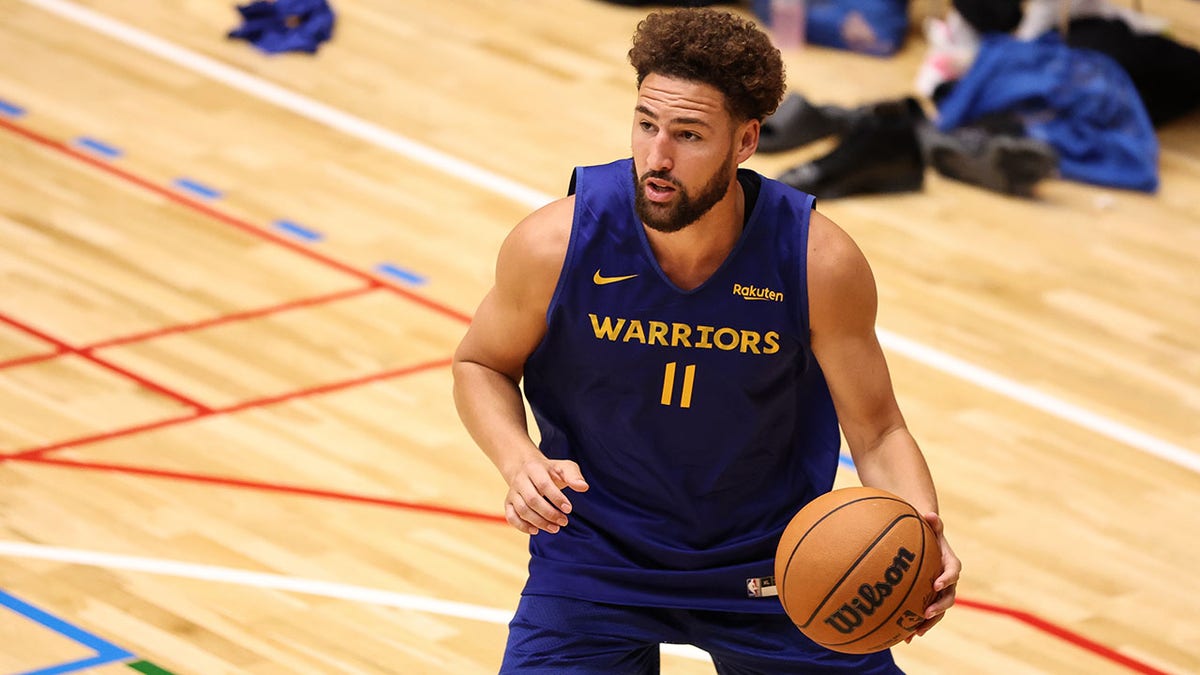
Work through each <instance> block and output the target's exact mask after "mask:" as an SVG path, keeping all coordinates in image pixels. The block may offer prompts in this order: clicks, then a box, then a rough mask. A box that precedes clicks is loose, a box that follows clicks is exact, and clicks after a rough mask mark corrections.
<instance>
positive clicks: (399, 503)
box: [21, 457, 506, 523]
mask: <svg viewBox="0 0 1200 675" xmlns="http://www.w3.org/2000/svg"><path fill="white" fill-rule="evenodd" d="M21 461H25V462H34V463H37V464H50V465H54V466H64V467H70V468H75V469H91V470H94V471H105V472H110V473H124V474H130V475H135V476H151V477H154V478H170V479H173V480H181V481H188V482H192V483H206V484H209V485H220V486H222V487H231V488H243V489H251V490H259V491H263V492H279V493H283V494H291V495H299V496H303V497H318V498H321V499H332V500H336V501H342V502H353V503H358V504H371V505H374V506H386V507H390V508H396V509H404V510H408V511H420V512H424V513H434V514H439V515H446V516H454V517H455V518H465V519H467V520H480V521H484V522H488V523H505V522H506V521H505V520H504V518H503V517H502V516H499V515H495V514H488V513H479V512H476V511H467V510H465V509H456V508H452V507H448V506H438V505H437V504H423V503H420V502H408V501H403V500H400V499H387V498H385V497H371V496H368V495H359V494H352V493H348V492H335V491H333V490H319V489H317V488H308V487H301V486H297V485H284V484H280V483H264V482H261V481H253V480H243V479H241V478H228V477H224V476H211V475H205V474H198V473H189V472H184V471H169V470H166V469H152V468H148V467H140V466H128V465H124V464H107V463H103V462H84V461H78V460H73V459H59V458H56V457H27V458H24V459H22V460H21Z"/></svg>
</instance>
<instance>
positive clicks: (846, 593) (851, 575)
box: [775, 487, 942, 654]
mask: <svg viewBox="0 0 1200 675" xmlns="http://www.w3.org/2000/svg"><path fill="white" fill-rule="evenodd" d="M941 572H942V565H941V553H940V550H939V548H938V544H937V537H936V536H935V535H934V533H933V530H932V528H930V527H929V524H928V523H926V522H925V519H924V518H922V517H921V514H920V513H918V512H917V510H916V509H914V508H913V507H912V506H911V505H910V504H909V503H908V502H906V501H904V500H903V499H901V498H899V497H897V496H896V495H893V494H891V493H889V492H885V491H883V490H877V489H875V488H865V487H857V488H845V489H842V490H834V491H833V492H830V493H827V494H824V495H821V496H820V497H818V498H816V499H814V500H813V501H811V502H809V503H808V504H807V505H806V506H805V507H804V508H803V509H801V510H800V512H799V513H797V514H796V515H795V516H794V517H793V518H792V520H791V522H790V523H789V524H788V526H787V528H786V529H785V530H784V532H783V536H782V537H781V538H780V541H779V548H778V550H777V552H776V556H775V583H776V584H777V586H778V592H779V599H780V601H781V602H782V603H783V608H784V611H785V612H787V614H788V616H789V617H790V618H791V619H792V622H793V623H795V624H796V627H797V628H799V629H800V632H802V633H804V634H805V635H806V636H808V637H809V639H811V640H813V641H814V642H816V643H818V644H820V645H823V646H825V647H828V648H829V649H832V650H834V651H839V652H845V653H848V654H867V653H870V652H877V651H881V650H883V649H887V648H888V647H891V646H892V645H894V644H896V643H898V642H900V641H901V640H904V639H905V638H907V637H908V636H909V635H910V634H912V632H913V630H915V629H916V628H917V627H918V626H920V625H921V622H922V621H923V620H924V619H923V615H924V612H925V608H926V607H927V606H928V605H929V603H930V602H932V600H933V597H934V591H933V582H934V580H935V579H937V577H938V575H940V574H941Z"/></svg>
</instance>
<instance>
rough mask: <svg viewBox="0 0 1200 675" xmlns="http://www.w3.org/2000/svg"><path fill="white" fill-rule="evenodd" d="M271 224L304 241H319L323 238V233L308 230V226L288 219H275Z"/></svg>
mask: <svg viewBox="0 0 1200 675" xmlns="http://www.w3.org/2000/svg"><path fill="white" fill-rule="evenodd" d="M272 224H273V225H274V226H275V229H277V230H282V231H284V232H286V233H288V234H290V235H292V236H295V237H299V238H301V239H303V240H305V241H320V240H321V239H323V238H324V235H322V234H321V233H320V232H317V231H316V230H310V229H309V228H307V227H304V226H303V225H298V224H296V223H293V222H292V221H290V220H277V221H275V222H274V223H272Z"/></svg>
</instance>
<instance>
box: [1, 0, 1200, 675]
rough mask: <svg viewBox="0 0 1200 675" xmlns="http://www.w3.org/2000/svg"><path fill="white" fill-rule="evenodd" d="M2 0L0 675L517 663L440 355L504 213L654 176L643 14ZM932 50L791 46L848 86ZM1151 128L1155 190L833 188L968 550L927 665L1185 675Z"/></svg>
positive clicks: (1174, 233)
mask: <svg viewBox="0 0 1200 675" xmlns="http://www.w3.org/2000/svg"><path fill="white" fill-rule="evenodd" d="M3 4H4V7H3V9H4V20H3V21H0V54H2V55H3V56H4V58H3V59H0V104H3V105H2V106H0V675H6V674H8V673H20V672H27V671H37V670H39V669H53V668H60V670H57V671H55V672H78V671H86V672H92V673H102V674H105V675H107V674H110V673H120V672H129V670H130V666H129V665H128V664H134V666H136V667H138V668H141V669H143V671H144V672H158V671H157V670H152V669H153V668H157V669H160V670H166V671H169V672H173V673H204V674H206V675H207V674H211V673H342V672H345V673H453V674H456V675H458V674H467V673H488V672H495V670H496V668H497V667H498V665H499V662H500V655H501V652H502V649H503V644H504V639H505V635H506V629H505V626H504V622H505V621H506V617H507V615H508V613H509V612H511V610H512V609H513V608H514V607H515V605H516V602H517V598H518V594H519V592H520V589H521V584H522V582H523V580H524V574H525V564H526V552H525V538H524V536H523V535H521V534H519V533H517V532H516V531H514V530H512V529H510V528H509V527H507V526H506V525H505V524H504V523H503V522H502V518H501V510H500V504H501V499H502V497H503V491H504V486H503V483H502V481H501V480H500V478H499V477H498V476H497V475H496V473H495V471H494V470H493V469H492V467H491V465H490V464H489V462H488V461H487V460H486V458H485V457H484V456H483V455H482V453H480V452H479V451H478V450H477V449H476V448H475V446H474V445H473V443H472V442H471V441H470V439H469V438H468V437H467V435H466V434H465V432H464V431H462V429H461V428H460V425H459V422H458V419H457V416H456V415H455V413H454V409H453V405H452V402H451V400H450V384H451V383H450V373H449V368H448V363H449V359H450V357H451V354H452V351H453V349H454V346H455V345H456V344H457V341H458V339H459V337H460V336H461V335H462V333H463V331H464V330H465V327H466V324H467V322H468V321H469V317H470V314H471V313H472V312H473V311H474V308H475V306H476V304H477V303H478V301H479V300H480V298H481V297H482V295H483V293H484V292H485V291H486V290H487V288H488V287H489V285H490V283H491V275H492V265H493V262H494V258H495V253H496V251H497V248H498V246H499V244H500V242H501V241H502V239H503V237H504V236H505V234H506V233H507V232H508V230H509V228H511V227H512V226H513V225H514V224H515V223H516V222H517V221H518V220H519V219H520V218H521V217H522V216H523V215H525V214H526V213H528V212H529V211H530V210H532V209H533V208H535V207H536V206H538V205H539V204H541V203H544V202H545V201H547V200H549V199H551V198H553V197H556V196H558V195H561V194H562V193H563V192H564V191H565V188H566V185H567V179H568V177H569V175H570V171H571V168H572V167H573V166H575V165H579V164H592V163H599V162H604V161H608V160H610V159H615V158H618V157H623V156H626V155H627V154H628V143H629V123H630V122H629V115H630V111H631V108H632V102H633V97H634V88H633V84H632V80H633V76H632V72H631V69H630V68H629V66H628V65H627V63H626V62H625V52H626V50H627V48H628V41H629V36H630V34H631V33H632V30H633V27H634V26H635V25H636V23H637V21H638V19H639V18H640V17H641V16H642V15H643V14H644V11H640V10H636V9H627V8H620V7H616V6H614V5H608V4H605V3H601V2H597V1H594V0H520V1H519V2H495V1H489V0H455V1H454V2H446V1H445V0H402V1H400V2H395V1H393V0H334V1H333V3H332V4H333V6H334V9H335V10H336V11H337V13H338V20H339V22H338V25H337V33H336V35H335V38H334V40H333V41H332V42H330V43H328V44H327V45H326V46H325V47H323V48H322V50H321V52H320V53H319V55H318V56H316V57H315V58H314V57H307V56H302V55H286V56H276V57H268V56H265V55H262V54H260V53H259V52H257V51H256V50H254V49H253V48H252V47H250V46H249V45H246V44H245V43H241V42H233V41H228V40H226V39H224V37H223V36H224V34H225V32H226V31H227V30H229V29H230V28H231V27H233V26H234V25H236V23H237V15H236V12H235V10H234V8H233V4H232V3H222V2H185V1H183V0H170V1H167V2H141V1H137V0H107V1H104V2H100V1H99V0H9V1H8V2H6V3H3ZM935 4H938V3H914V16H915V18H917V19H919V18H920V15H921V13H922V12H924V11H926V10H927V9H928V6H932V5H935ZM1141 4H1142V6H1143V7H1144V9H1145V10H1146V11H1149V12H1151V13H1155V14H1159V15H1162V16H1166V17H1168V18H1169V19H1171V21H1172V27H1173V28H1172V29H1173V31H1174V34H1175V35H1176V36H1178V37H1179V38H1180V39H1182V40H1184V41H1187V42H1190V43H1193V44H1200V13H1198V12H1196V6H1195V5H1196V3H1195V2H1194V1H1192V0H1145V1H1144V2H1143V3H1141ZM922 53H923V44H922V41H921V38H920V36H919V34H917V32H916V31H915V30H914V34H913V35H912V37H911V38H910V41H909V44H908V46H907V47H906V49H905V50H904V51H903V52H902V53H901V54H900V55H898V56H897V57H895V58H892V59H874V58H869V57H862V56H856V55H852V54H847V53H839V52H833V51H829V50H822V49H818V48H809V49H807V50H804V51H802V52H792V53H788V54H787V55H786V56H787V59H788V66H789V73H790V78H789V81H790V83H791V86H792V88H793V89H797V90H802V91H804V92H805V93H806V94H808V95H809V96H810V97H811V98H814V99H815V100H817V101H818V102H836V103H843V104H854V103H861V102H869V101H875V100H879V99H882V98H886V97H891V96H897V95H903V94H905V93H907V92H908V91H910V90H911V88H912V81H913V76H914V74H915V71H916V67H917V64H918V63H919V62H920V59H921V57H922ZM1160 138H1161V141H1162V156H1161V169H1162V188H1161V190H1160V191H1159V192H1158V193H1157V194H1154V195H1144V194H1135V193H1129V192H1124V191H1119V190H1111V189H1104V188H1098V187H1092V186H1085V185H1081V184H1076V183H1068V182H1063V181H1050V182H1048V183H1046V184H1044V185H1043V186H1042V189H1041V190H1040V192H1039V196H1038V198H1037V199H1036V200H1032V201H1025V200H1018V199H1012V198H1007V197H1002V196H999V195H995V194H991V193H988V192H985V191H982V190H979V189H977V188H973V187H971V186H968V185H964V184H960V183H955V182H953V181H949V180H946V179H943V178H940V177H939V176H937V175H936V174H934V173H933V172H932V171H931V172H929V175H928V176H927V182H926V186H925V189H924V191H923V192H922V193H920V194H909V195H898V196H889V197H863V198H853V199H845V200H840V201H829V202H823V203H822V204H821V206H820V207H821V209H822V210H823V211H824V212H825V213H827V214H828V215H830V216H831V217H832V218H833V219H834V220H836V221H838V222H839V223H840V224H841V225H842V226H843V227H845V228H846V229H847V230H848V231H850V232H851V233H852V234H853V236H854V237H855V238H856V240H857V241H858V242H859V244H860V246H861V247H862V248H863V249H864V250H865V252H866V254H867V256H868V258H869V259H870V260H871V261H872V265H873V268H874V271H875V274H876V278H877V281H878V284H879V288H880V298H881V307H880V319H879V324H880V329H881V339H882V340H883V342H884V346H885V349H886V350H887V352H888V357H889V363H890V365H891V368H892V376H893V379H894V381H895V384H896V388H897V391H898V393H899V395H900V398H901V405H902V406H903V408H904V410H905V412H906V416H907V418H908V421H909V424H910V426H911V427H912V429H913V431H914V433H915V435H916V437H917V438H918V440H919V441H920V442H921V444H922V446H923V448H924V450H925V452H926V454H927V456H928V458H929V461H930V464H931V466H932V469H933V471H934V474H935V477H936V478H937V480H938V484H939V488H940V495H941V500H942V508H943V511H944V515H945V519H946V521H947V524H948V528H949V531H950V533H951V537H952V542H953V543H954V545H955V547H956V550H957V551H958V553H959V555H960V556H961V557H962V559H963V561H964V564H965V571H964V577H963V581H962V583H961V586H960V590H959V597H960V600H961V605H960V606H959V607H957V608H955V609H954V610H952V611H951V613H950V615H949V616H948V617H947V619H946V620H945V621H944V622H943V623H942V625H940V626H939V627H937V629H936V630H934V631H933V632H932V633H930V634H929V635H928V636H927V637H925V638H923V639H920V640H917V641H915V642H914V643H913V644H911V645H902V646H901V647H899V648H897V649H896V658H897V660H898V661H899V662H900V664H901V665H902V666H903V667H905V668H906V669H907V670H908V672H910V673H914V674H915V673H955V674H957V673H994V674H996V675H1001V674H1004V675H1007V674H1011V673H1064V674H1065V673H1078V672H1087V673H1092V674H1094V675H1102V674H1109V673H1112V674H1117V673H1129V672H1141V673H1155V672H1167V673H1194V672H1200V648H1198V645H1200V578H1198V576H1197V574H1196V568H1197V566H1196V560H1197V559H1198V558H1200V540H1198V539H1197V537H1196V534H1195V533H1196V532H1200V116H1192V117H1191V118H1189V119H1187V120H1183V121H1181V122H1178V123H1175V124H1174V125H1172V126H1170V127H1168V128H1165V129H1163V130H1162V131H1161V134H1160ZM829 147H830V144H829V142H825V143H819V144H815V145H813V146H811V147H809V148H805V149H802V150H797V151H795V152H792V153H787V154H784V155H775V156H759V157H755V158H752V160H751V161H750V162H749V163H748V164H749V166H751V167H753V168H756V169H759V170H760V171H762V172H764V173H765V174H768V175H776V174H777V173H779V172H780V171H782V170H783V169H784V168H786V167H788V166H790V165H792V164H794V163H797V162H799V161H801V160H802V159H804V158H806V157H809V156H812V155H814V154H816V153H819V152H822V151H823V150H825V149H828V148H829ZM839 480H840V482H841V483H843V484H851V483H853V482H854V481H855V478H854V476H853V475H852V474H851V473H849V472H844V474H843V475H842V476H840V478H839ZM748 498H751V496H749V495H748ZM698 656H700V655H698V654H696V653H695V652H691V651H688V650H668V652H667V653H666V654H665V656H664V661H663V663H664V667H663V670H664V672H665V673H675V674H691V673H711V672H712V667H711V665H710V664H708V663H706V662H705V661H703V660H701V659H700V658H697V657H698ZM64 664H66V665H64ZM71 664H74V665H71Z"/></svg>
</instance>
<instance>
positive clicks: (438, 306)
mask: <svg viewBox="0 0 1200 675" xmlns="http://www.w3.org/2000/svg"><path fill="white" fill-rule="evenodd" d="M0 127H2V128H4V129H7V130H8V131H11V132H12V133H14V134H17V135H18V136H22V137H24V138H26V139H29V140H31V141H33V142H34V143H37V144H39V145H41V146H43V147H46V148H48V149H50V150H53V151H55V152H58V153H60V154H63V155H67V156H68V157H71V158H73V159H77V160H79V161H81V162H83V163H85V164H88V165H90V166H92V167H94V168H96V169H99V170H101V171H103V172H105V173H107V174H109V175H111V176H115V177H116V178H120V179H121V180H123V181H126V182H128V183H132V184H133V185H136V186H138V187H140V188H142V189H144V190H147V191H149V192H153V193H154V194H156V195H158V196H160V197H163V198H165V199H168V200H170V201H172V202H175V203H176V204H179V205H181V206H186V207H187V208H189V209H191V210H193V211H196V212H198V213H201V214H203V215H206V216H208V217H210V218H212V219H214V220H217V221H219V222H222V223H224V224H226V225H229V226H230V227H234V228H236V229H238V230H241V231H242V232H245V233H247V234H250V235H252V236H255V237H258V238H260V239H264V240H266V241H269V242H271V243H273V244H277V245H279V246H282V247H284V248H286V249H288V250H290V251H292V252H293V253H297V254H299V255H302V256H304V257H306V258H309V259H311V260H315V261H317V262H320V263H321V264H323V265H327V266H329V267H332V268H334V269H336V270H338V271H340V272H344V273H346V274H348V275H350V276H352V277H354V278H356V279H362V280H364V281H368V282H370V283H376V284H380V285H381V286H382V287H383V288H386V289H388V290H390V291H392V292H393V293H396V294H398V295H400V296H402V297H404V298H406V299H407V300H410V301H412V302H415V303H417V304H418V305H422V306H423V307H426V308H428V309H431V310H433V311H435V312H437V313H439V314H442V315H445V316H448V317H450V318H452V319H457V320H458V321H462V322H463V323H470V322H471V317H470V316H469V315H467V314H463V313H462V312H460V311H458V310H456V309H453V308H451V307H449V306H447V305H443V304H442V303H440V302H437V301H434V300H430V299H429V298H426V297H424V296H421V295H418V294H416V293H413V292H412V291H410V290H408V289H406V288H402V287H400V286H395V285H393V284H391V283H388V282H386V281H382V280H380V279H377V278H376V277H374V276H372V275H370V274H368V273H366V272H364V271H362V270H360V269H357V268H354V267H351V266H350V265H347V264H346V263H343V262H340V261H338V260H335V259H333V258H330V257H329V256H325V255H321V254H320V253H317V252H316V251H314V250H312V249H311V248H307V247H305V246H303V245H301V244H298V243H296V242H294V241H291V240H289V239H285V238H284V237H282V236H279V235H276V234H274V233H272V232H269V231H267V230H264V229H262V228H259V227H257V226H255V225H253V224H251V223H250V222H248V221H245V220H242V219H240V218H235V217H234V216H231V215H229V214H227V213H225V212H223V211H218V210H217V209H214V208H212V207H211V206H209V205H208V204H205V203H203V202H201V201H198V200H196V199H192V198H191V197H188V196H186V195H184V194H181V193H179V192H176V191H174V190H172V189H169V188H167V187H163V186H161V185H158V184H156V183H153V182H151V181H149V180H147V179H145V178H142V177H141V176H138V175H136V174H134V173H130V172H129V171H125V170H124V169H122V168H120V167H118V166H116V165H115V164H112V163H111V162H109V161H106V160H103V159H99V158H97V157H93V156H92V155H90V154H88V153H86V152H82V151H80V150H76V149H75V148H72V147H71V146H69V145H66V144H65V143H62V142H60V141H56V140H54V139H52V138H50V137H48V136H44V135H42V134H40V133H38V132H36V131H33V130H32V129H29V128H28V127H25V126H22V125H20V124H16V123H14V122H12V121H11V120H7V119H5V118H3V117H0Z"/></svg>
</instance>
